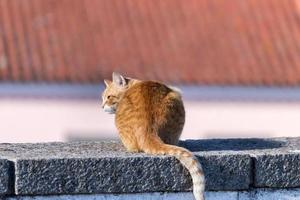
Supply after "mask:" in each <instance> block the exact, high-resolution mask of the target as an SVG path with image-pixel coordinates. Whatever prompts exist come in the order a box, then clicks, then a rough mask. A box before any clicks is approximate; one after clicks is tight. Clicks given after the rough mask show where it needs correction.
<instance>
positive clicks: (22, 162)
mask: <svg viewBox="0 0 300 200" xmlns="http://www.w3.org/2000/svg"><path fill="white" fill-rule="evenodd" d="M180 146H183V147H186V148H188V149H189V150H191V151H193V153H194V154H195V155H196V156H197V158H198V159H199V161H200V162H201V163H202V165H203V168H204V172H205V175H206V179H207V187H206V189H207V191H208V192H207V194H206V195H207V199H218V198H219V199H241V198H242V197H243V198H242V199H249V200H251V199H263V196H264V195H265V197H268V199H271V198H272V195H269V193H270V194H283V195H285V197H282V199H293V200H295V199H300V197H299V196H300V192H299V190H298V189H295V188H299V189H300V138H273V139H215V140H187V141H182V142H180ZM0 158H1V159H0V194H1V196H2V198H3V199H6V198H7V199H10V200H13V199H24V200H27V199H49V198H50V199H95V200H96V199H99V200H102V199H135V198H136V199H140V198H144V199H145V200H146V199H153V200H154V199H163V200H167V199H178V198H179V197H180V198H181V199H192V196H191V193H190V192H189V191H190V190H191V178H190V176H189V174H188V172H187V170H186V169H184V168H183V167H182V166H181V165H180V163H179V162H178V161H177V160H176V159H175V158H173V157H169V156H151V155H146V154H142V153H139V154H136V153H135V154H134V153H127V152H126V151H125V149H124V148H123V146H122V145H121V144H120V142H119V141H112V140H107V141H95V142H71V143H36V144H8V143H3V144H0ZM178 192H179V193H178ZM186 192H188V193H186ZM136 193H138V194H136ZM172 195H174V196H173V197H172ZM293 195H294V196H293ZM147 196H148V197H147ZM273 196H274V195H273ZM289 196H290V197H289ZM278 197H280V196H278V195H275V196H274V199H276V198H277V199H280V198H278Z"/></svg>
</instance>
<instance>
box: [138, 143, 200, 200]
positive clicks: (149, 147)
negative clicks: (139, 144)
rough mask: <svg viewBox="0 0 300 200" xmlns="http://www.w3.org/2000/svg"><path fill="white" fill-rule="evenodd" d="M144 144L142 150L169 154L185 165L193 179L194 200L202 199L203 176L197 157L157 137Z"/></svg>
mask: <svg viewBox="0 0 300 200" xmlns="http://www.w3.org/2000/svg"><path fill="white" fill-rule="evenodd" d="M149 141H151V142H149V143H148V144H145V145H144V149H143V150H144V152H145V153H149V154H155V155H171V156H174V157H176V158H177V159H178V160H179V161H180V162H181V164H182V165H183V166H185V167H186V168H187V169H188V171H189V172H190V175H191V177H192V180H193V194H194V196H195V199H196V200H204V190H205V177H204V173H203V170H202V166H201V164H200V163H199V162H198V160H197V158H196V157H195V156H194V155H193V154H192V153H191V152H190V151H188V150H187V149H185V148H182V147H178V146H174V145H168V144H165V143H163V142H162V141H161V140H160V139H158V138H152V139H151V140H149Z"/></svg>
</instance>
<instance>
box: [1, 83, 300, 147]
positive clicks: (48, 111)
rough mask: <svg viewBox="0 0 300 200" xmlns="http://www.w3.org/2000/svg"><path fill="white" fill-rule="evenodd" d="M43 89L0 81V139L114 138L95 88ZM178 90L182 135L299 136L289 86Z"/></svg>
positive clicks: (299, 108) (298, 115) (298, 106)
mask: <svg viewBox="0 0 300 200" xmlns="http://www.w3.org/2000/svg"><path fill="white" fill-rule="evenodd" d="M47 88H48V87H47V86H43V87H42V88H41V87H39V88H37V89H35V87H33V86H31V91H30V90H29V91H28V89H26V87H24V88H23V89H22V87H21V89H20V88H18V87H17V88H16V89H14V87H8V88H7V87H6V90H4V89H3V88H2V90H1V86H0V142H48V141H66V140H68V139H70V138H73V139H74V138H75V139H76V138H77V139H81V138H92V139H94V138H103V137H104V138H108V137H109V138H110V137H118V136H117V132H116V129H115V126H114V118H113V115H109V114H106V113H104V112H103V111H102V109H101V106H100V104H101V102H100V100H98V99H99V98H98V97H99V96H100V92H101V89H99V88H100V87H97V86H93V87H90V86H88V87H87V88H85V87H84V86H79V87H73V86H70V87H67V88H64V87H63V86H62V87H61V86H55V88H51V87H50V89H49V88H48V89H47ZM61 88H62V89H61ZM18 90H20V91H18ZM81 90H82V92H80V91H81ZM182 90H183V93H184V102H185V107H186V116H187V118H186V124H185V128H184V131H183V135H182V139H188V138H192V139H198V138H222V137H223V138H227V137H279V136H299V133H300V126H299V119H300V101H298V96H297V95H295V94H294V93H293V91H292V92H290V90H289V92H287V93H285V92H283V91H281V90H279V91H275V92H274V91H273V89H272V91H273V92H270V91H269V90H268V89H266V91H265V90H258V91H257V94H256V95H255V93H254V92H253V89H251V91H249V92H248V93H247V88H245V89H244V90H242V89H240V90H238V91H235V90H231V89H230V88H229V89H227V90H228V91H227V92H226V89H225V90H224V89H223V88H219V89H214V88H210V89H205V90H204V89H201V88H200V89H197V88H196V89H195V88H192V89H190V88H183V89H182ZM219 90H220V91H219ZM294 92H297V91H294ZM7 93H9V94H10V96H5V94H7ZM55 93H56V94H55ZM268 93H270V94H269V95H266V94H268ZM299 93H300V92H299ZM20 94H21V95H20ZM276 94H277V96H276ZM284 94H286V98H287V99H286V100H285V99H284V98H285V95H284ZM64 95H65V96H66V97H67V98H62V97H61V96H64ZM80 95H83V96H85V97H88V98H78V96H80ZM247 95H248V96H247ZM289 95H290V96H289ZM24 96H25V97H24ZM40 96H42V97H40ZM221 97H223V98H221ZM290 97H291V98H292V99H289V98H290ZM259 98H261V99H259ZM293 98H294V99H296V101H293ZM245 99H248V100H246V101H245ZM251 99H252V100H251ZM264 99H267V100H264ZM271 99H275V100H276V101H270V100H271Z"/></svg>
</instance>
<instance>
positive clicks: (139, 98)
mask: <svg viewBox="0 0 300 200" xmlns="http://www.w3.org/2000/svg"><path fill="white" fill-rule="evenodd" d="M173 101H174V103H175V102H181V95H180V93H179V92H178V91H175V90H173V89H171V88H170V87H168V86H166V85H164V84H162V83H159V82H156V81H141V82H139V83H136V84H134V85H133V86H131V87H130V88H129V89H128V90H127V91H126V92H125V94H124V96H123V98H122V100H121V101H120V103H119V107H120V109H118V110H120V111H123V109H126V110H132V111H147V112H148V113H152V112H153V111H156V110H158V109H159V110H161V109H163V108H164V107H166V106H168V105H169V104H170V103H172V102H173Z"/></svg>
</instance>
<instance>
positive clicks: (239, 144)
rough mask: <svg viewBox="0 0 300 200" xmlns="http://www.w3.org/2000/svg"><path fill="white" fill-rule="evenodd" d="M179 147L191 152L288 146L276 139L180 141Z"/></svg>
mask: <svg viewBox="0 0 300 200" xmlns="http://www.w3.org/2000/svg"><path fill="white" fill-rule="evenodd" d="M179 146H182V147H184V148H187V149H189V150H190V151H226V150H229V151H245V150H257V149H275V148H281V147H284V146H286V142H284V141H277V140H274V139H260V138H251V139H245V138H243V139H207V140H185V141H180V142H179Z"/></svg>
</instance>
